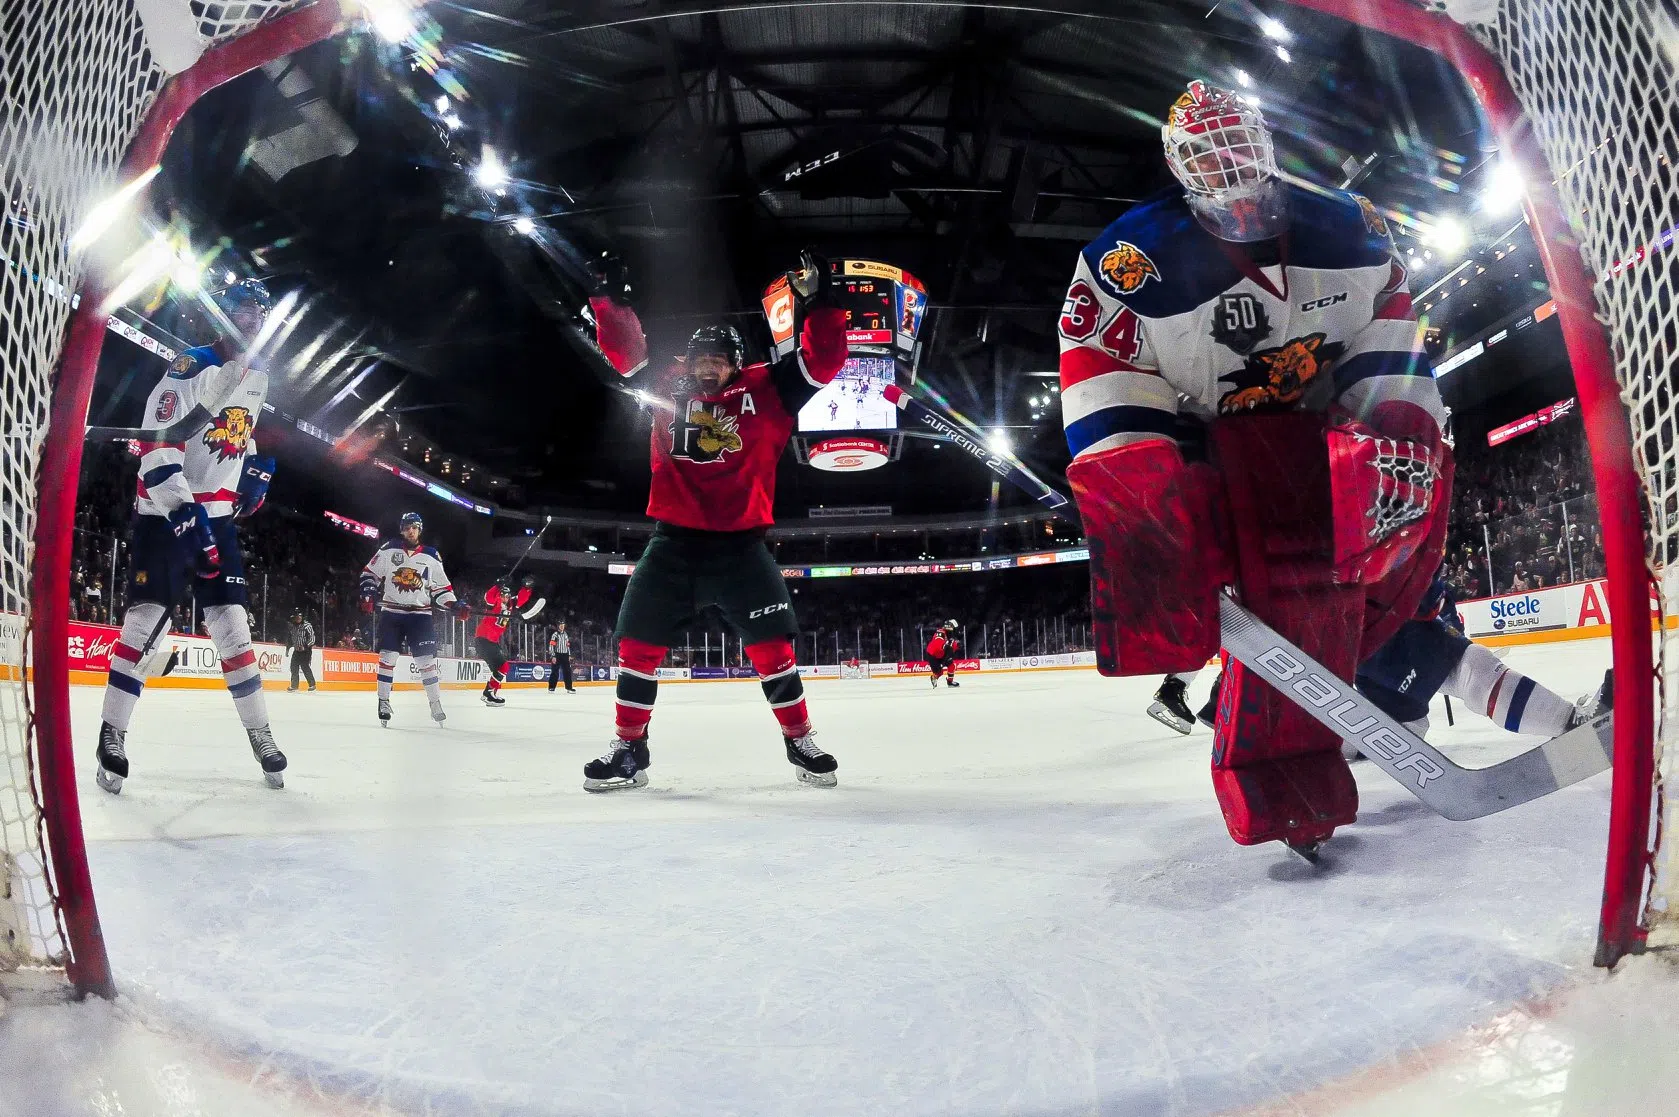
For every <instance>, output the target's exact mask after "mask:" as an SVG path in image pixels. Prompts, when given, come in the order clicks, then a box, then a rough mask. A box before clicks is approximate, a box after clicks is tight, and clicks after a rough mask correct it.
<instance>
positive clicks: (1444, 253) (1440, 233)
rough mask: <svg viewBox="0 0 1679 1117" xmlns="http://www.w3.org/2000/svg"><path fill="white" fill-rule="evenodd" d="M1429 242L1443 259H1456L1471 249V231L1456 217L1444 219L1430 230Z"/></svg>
mask: <svg viewBox="0 0 1679 1117" xmlns="http://www.w3.org/2000/svg"><path fill="white" fill-rule="evenodd" d="M1427 242H1428V243H1429V244H1431V245H1433V247H1434V248H1435V249H1436V250H1437V251H1439V253H1440V256H1441V258H1442V259H1446V260H1452V259H1456V258H1457V256H1458V255H1459V254H1461V253H1462V252H1463V250H1464V249H1465V248H1467V247H1469V230H1468V229H1466V228H1464V226H1463V222H1461V221H1459V220H1458V219H1457V218H1455V217H1442V218H1440V219H1439V220H1438V221H1436V222H1435V223H1434V227H1433V228H1432V229H1430V230H1429V232H1428V237H1427Z"/></svg>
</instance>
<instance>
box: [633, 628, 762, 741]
mask: <svg viewBox="0 0 1679 1117" xmlns="http://www.w3.org/2000/svg"><path fill="white" fill-rule="evenodd" d="M668 650H669V649H668V648H664V647H661V646H660V645H658V644H647V643H643V642H642V641H640V640H633V639H631V638H629V637H628V636H626V637H624V639H622V640H620V641H618V736H619V737H621V738H622V739H623V740H626V741H634V740H636V739H638V738H641V737H645V736H647V723H648V722H649V721H651V720H652V719H653V703H654V701H655V700H656V699H657V698H658V697H659V663H660V661H661V660H663V659H664V658H665V652H666V651H668ZM749 650H750V649H749Z"/></svg>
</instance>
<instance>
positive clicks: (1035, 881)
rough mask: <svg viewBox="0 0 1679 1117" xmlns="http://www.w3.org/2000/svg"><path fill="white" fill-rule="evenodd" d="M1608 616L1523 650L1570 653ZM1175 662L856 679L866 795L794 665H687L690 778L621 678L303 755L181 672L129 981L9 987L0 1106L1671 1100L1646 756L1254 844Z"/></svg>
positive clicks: (112, 826) (545, 1108)
mask: <svg viewBox="0 0 1679 1117" xmlns="http://www.w3.org/2000/svg"><path fill="white" fill-rule="evenodd" d="M1607 656H1608V649H1607V645H1606V644H1605V643H1601V642H1595V641H1594V642H1590V643H1578V644H1559V645H1549V646H1545V647H1540V648H1534V649H1523V650H1518V651H1516V652H1514V653H1513V654H1512V656H1511V662H1512V663H1515V664H1517V665H1518V666H1521V667H1522V668H1523V669H1524V670H1528V671H1530V672H1531V673H1533V674H1535V675H1536V676H1538V677H1539V679H1540V680H1541V681H1544V682H1547V683H1550V684H1552V685H1553V686H1555V687H1556V688H1557V689H1559V690H1563V691H1564V692H1566V693H1571V694H1572V693H1574V692H1576V691H1583V690H1585V689H1588V688H1589V687H1590V686H1592V685H1594V684H1595V679H1596V676H1597V675H1598V674H1599V673H1600V672H1601V670H1602V667H1603V666H1604V664H1605V663H1606V661H1607ZM1208 681H1210V678H1209V677H1204V678H1203V680H1202V681H1201V685H1200V686H1199V687H1198V688H1196V693H1193V694H1192V705H1193V704H1197V703H1198V702H1199V700H1200V698H1201V694H1200V693H1199V692H1200V691H1202V690H1204V688H1205V686H1206V685H1207V682H1208ZM1152 687H1153V681H1152V680H1124V681H1116V680H1104V679H1100V678H1098V677H1097V676H1096V675H1095V674H1094V673H1092V672H1084V671H1071V672H1055V673H1042V674H1015V675H996V676H983V675H969V676H966V677H964V679H963V686H962V687H961V689H959V690H954V691H952V690H947V689H946V688H943V687H940V688H939V689H938V690H937V691H933V690H931V689H930V688H928V687H927V685H926V683H925V681H924V680H899V679H879V678H877V679H873V680H865V681H855V682H853V681H846V682H822V683H814V684H812V685H811V687H810V688H809V693H810V696H811V706H812V712H813V714H814V716H815V719H816V723H817V725H818V728H819V729H820V731H821V736H820V741H821V743H822V745H823V746H824V747H825V748H827V749H828V750H829V751H831V752H833V753H834V754H835V756H837V757H838V758H839V761H840V770H839V777H840V781H841V783H840V787H839V788H837V789H835V790H833V791H822V790H818V789H813V788H808V787H804V786H801V785H799V784H797V783H796V782H795V781H794V779H793V776H792V770H791V768H790V766H788V765H787V763H786V761H785V759H784V757H783V756H782V750H781V748H780V745H779V743H778V738H777V736H776V729H775V725H774V722H773V721H772V719H771V718H770V715H769V712H768V710H767V709H765V707H764V704H763V699H762V696H761V694H760V693H759V691H758V688H757V687H756V686H755V685H753V684H750V683H742V684H695V685H683V686H666V687H665V688H663V691H662V693H661V695H660V700H659V710H658V713H657V714H656V716H655V718H654V723H653V743H652V751H653V767H652V770H651V772H650V773H649V774H650V776H651V784H650V785H649V787H648V788H647V789H646V790H643V791H637V792H622V793H617V794H614V795H604V796H591V795H587V794H585V793H584V792H583V791H582V790H581V789H580V786H579V784H580V771H579V770H580V768H581V765H582V764H583V762H584V761H585V760H587V759H589V758H591V757H593V756H595V755H598V754H599V753H600V752H602V751H603V749H604V747H605V744H606V740H607V737H608V734H609V727H610V723H611V697H612V696H611V692H610V690H608V689H605V688H588V689H585V690H583V691H582V692H580V693H579V694H577V695H566V694H564V693H563V692H562V693H558V694H553V695H550V694H548V693H547V692H546V691H544V690H517V691H515V690H510V691H508V692H507V698H508V704H507V706H506V707H505V708H502V709H495V710H491V709H486V708H485V707H483V706H482V705H480V704H478V703H477V701H476V697H475V696H474V695H472V694H470V693H468V692H450V693H448V694H447V695H446V703H447V705H448V708H449V713H450V720H449V722H448V724H447V726H446V727H444V728H441V729H440V728H434V727H433V726H432V725H431V724H430V722H429V719H427V717H426V715H425V706H424V701H423V698H422V697H421V696H420V695H418V694H399V695H397V696H396V706H397V711H396V712H397V720H396V721H395V722H394V723H393V724H394V728H392V729H390V730H388V731H385V730H381V729H380V728H379V727H378V724H377V722H376V720H375V718H374V714H373V697H372V696H371V695H361V694H329V693H318V694H307V693H298V694H285V693H277V694H271V695H270V707H271V710H272V712H273V715H274V724H275V729H276V735H277V737H278V739H279V742H280V744H281V747H282V748H284V749H285V750H286V752H287V753H288V755H289V756H290V758H291V768H290V770H289V771H288V772H287V788H286V790H285V791H280V792H276V791H270V790H269V789H267V788H266V787H264V786H263V784H262V779H261V775H260V772H259V770H258V768H257V765H256V762H255V761H254V760H253V759H252V758H251V756H250V753H249V749H248V747H247V746H246V744H245V740H244V735H243V733H241V732H240V731H239V728H238V723H237V721H236V719H235V717H234V713H233V708H232V704H231V702H229V701H228V699H227V697H226V695H225V694H222V693H218V692H194V691H156V692H153V693H150V694H148V695H146V696H145V697H144V699H143V700H142V702H141V704H140V707H139V710H138V712H137V714H136V718H135V722H134V727H133V730H132V732H131V734H130V737H129V755H130V758H131V760H132V762H133V766H134V767H133V775H132V777H131V778H130V780H129V782H128V783H127V785H126V786H125V787H124V789H123V793H122V795H121V796H120V797H111V796H108V795H105V794H103V793H101V792H100V791H98V790H97V788H95V787H94V784H93V780H92V775H91V772H90V771H86V770H84V772H83V791H82V795H83V804H84V806H83V809H84V812H85V815H86V825H87V831H88V835H89V838H90V840H91V843H92V844H91V857H92V860H93V871H94V879H95V885H96V889H97V892H98V897H99V904H100V912H101V915H102V917H103V920H104V925H105V929H106V935H107V939H108V941H109V944H110V949H111V953H112V957H113V961H114V965H115V967H116V972H117V978H118V982H119V984H120V985H121V987H122V989H123V992H124V996H123V998H122V999H120V1000H119V1002H118V1003H117V1004H116V1005H114V1006H111V1005H103V1004H89V1005H79V1006H70V1007H60V1008H51V1009H46V1008H22V1009H14V1010H13V1011H12V1012H11V1013H10V1014H9V1015H8V1016H6V1017H3V1018H0V1084H5V1086H4V1088H0V1117H12V1114H14V1113H15V1114H19V1115H21V1114H28V1115H29V1117H58V1115H60V1114H64V1115H69V1114H75V1115H78V1117H79V1115H81V1114H107V1113H123V1114H154V1113H156V1114H163V1113H169V1114H176V1113H205V1114H216V1115H219V1114H223V1113H227V1114H235V1113H237V1114H241V1115H243V1114H261V1115H266V1114H269V1113H273V1114H291V1113H296V1112H311V1113H318V1112H332V1113H344V1112H352V1113H361V1112H371V1113H382V1112H390V1113H427V1114H432V1113H436V1114H606V1113H624V1114H679V1113H706V1114H722V1113H738V1114H808V1115H822V1114H865V1113H866V1114H886V1113H891V1114H997V1113H1018V1114H1044V1115H1050V1114H1054V1115H1061V1114H1073V1113H1081V1114H1082V1113H1102V1114H1173V1115H1180V1114H1181V1115H1192V1114H1214V1113H1226V1112H1244V1113H1246V1112H1265V1113H1278V1114H1281V1113H1289V1114H1296V1113H1357V1114H1360V1115H1369V1117H1379V1115H1380V1117H1385V1115H1388V1114H1397V1113H1412V1112H1425V1111H1426V1112H1439V1113H1453V1112H1476V1113H1479V1112H1499V1113H1503V1112H1520V1113H1551V1112H1557V1113H1564V1112H1566V1113H1569V1114H1595V1113H1598V1112H1605V1113H1608V1112H1616V1113H1629V1112H1652V1113H1656V1112H1672V1111H1673V1100H1674V1099H1679V1093H1675V1092H1673V1091H1672V1090H1669V1089H1665V1088H1662V1089H1660V1098H1661V1104H1660V1105H1655V1106H1653V1107H1652V1106H1644V1107H1642V1108H1640V1107H1637V1106H1634V1107H1633V1108H1625V1107H1622V1106H1621V1105H1620V1102H1621V1101H1622V1100H1624V1099H1626V1098H1628V1097H1636V1096H1638V1092H1639V1091H1642V1090H1656V1089H1657V1088H1658V1086H1660V1087H1665V1086H1667V1085H1670V1083H1663V1082H1660V1081H1659V1079H1660V1074H1659V1073H1657V1072H1659V1069H1660V1067H1661V1065H1662V1061H1661V1060H1640V1059H1638V1057H1637V1055H1636V1052H1637V1051H1638V1050H1639V1048H1638V1046H1637V1043H1635V1041H1643V1042H1646V1043H1649V1042H1654V1040H1652V1039H1651V1036H1652V1035H1658V1034H1659V1035H1664V1036H1666V1037H1669V1038H1668V1039H1666V1040H1665V1041H1664V1042H1665V1043H1666V1045H1667V1046H1668V1047H1671V1046H1672V1042H1671V1037H1672V1036H1673V1035H1675V1034H1679V1027H1672V1026H1671V1025H1674V1024H1676V1023H1679V1021H1676V1020H1675V1016H1676V1014H1675V1012H1674V1010H1673V1007H1672V1006H1673V1005H1674V1004H1675V1003H1676V1001H1675V998H1672V997H1669V996H1667V995H1666V994H1667V993H1669V992H1671V990H1670V989H1668V988H1667V987H1666V986H1664V985H1663V984H1662V982H1661V980H1660V975H1659V974H1657V973H1654V972H1652V968H1651V967H1650V965H1649V963H1647V962H1646V963H1642V964H1641V965H1638V966H1634V967H1631V968H1630V969H1631V972H1629V973H1627V974H1624V975H1620V976H1617V977H1615V978H1612V979H1610V980H1609V982H1608V983H1607V984H1604V983H1603V982H1602V981H1601V979H1600V978H1598V977H1597V976H1595V975H1594V974H1593V973H1592V971H1590V969H1589V966H1588V965H1587V963H1588V961H1589V958H1590V954H1591V948H1592V940H1593V933H1594V926H1595V922H1594V921H1595V917H1596V908H1597V900H1598V890H1599V887H1600V881H1601V873H1602V857H1603V846H1604V834H1605V829H1606V816H1607V799H1608V786H1609V781H1608V777H1607V776H1599V777H1595V778H1593V779H1591V780H1588V781H1586V782H1585V783H1583V784H1581V785H1578V786H1576V787H1573V788H1569V789H1566V790H1564V791H1562V792H1560V793H1558V794H1556V795H1553V796H1551V797H1549V798H1547V799H1544V800H1541V801H1539V802H1537V803H1534V804H1530V805H1528V806H1524V807H1521V808H1517V809H1515V810H1512V811H1510V812H1507V813H1505V814H1501V815H1495V816H1493V817H1491V818H1488V819H1484V820H1480V821H1478V822H1473V823H1457V824H1454V823H1448V822H1444V821H1442V820H1440V819H1438V818H1435V817H1433V816H1431V815H1429V814H1428V813H1426V811H1424V809H1423V808H1422V807H1421V806H1420V805H1419V804H1418V803H1416V801H1415V800H1413V799H1412V798H1410V796H1408V795H1406V794H1405V793H1404V792H1403V791H1402V790H1400V789H1399V788H1398V787H1397V786H1396V785H1395V784H1393V783H1392V782H1391V781H1389V780H1388V779H1387V777H1385V776H1384V775H1383V774H1382V773H1381V772H1380V771H1378V770H1376V769H1375V768H1373V767H1371V766H1369V765H1359V769H1360V772H1359V780H1360V787H1361V792H1362V794H1363V800H1364V802H1363V811H1362V813H1361V817H1360V821H1359V823H1358V825H1357V826H1355V827H1352V828H1350V829H1348V830H1345V831H1343V832H1342V833H1341V834H1340V835H1339V836H1337V838H1336V839H1335V840H1334V842H1332V843H1331V845H1330V846H1328V847H1327V848H1326V862H1327V864H1326V866H1325V867H1323V868H1320V869H1318V870H1313V869H1311V868H1310V867H1308V866H1306V865H1305V864H1304V863H1303V862H1301V861H1299V860H1298V859H1297V858H1294V857H1293V856H1292V855H1291V854H1288V853H1287V852H1286V851H1284V850H1283V849H1282V848H1281V847H1280V846H1276V845H1271V846H1265V847H1259V848H1243V847H1239V846H1236V845H1234V844H1233V843H1231V841H1230V840H1229V838H1228V837H1227V836H1226V834H1225V830H1224V826H1223V823H1222V821H1221V819H1220V817H1219V813H1218V810H1217V807H1216V805H1215V804H1214V801H1213V798H1212V793H1211V790H1210V786H1209V781H1208V778H1207V774H1206V766H1207V751H1208V743H1209V741H1210V736H1209V735H1208V734H1207V733H1205V732H1204V731H1202V732H1198V733H1197V734H1196V735H1195V736H1192V737H1189V738H1184V737H1180V736H1178V735H1177V734H1175V733H1172V732H1170V731H1168V730H1166V729H1164V728H1163V727H1161V726H1159V725H1158V724H1156V723H1155V722H1153V721H1152V720H1150V719H1148V718H1147V717H1146V716H1145V715H1144V713H1143V710H1144V708H1145V706H1146V705H1147V701H1148V697H1149V694H1150V692H1151V690H1152ZM98 700H99V695H98V692H97V691H96V690H93V689H78V690H77V691H76V692H75V693H74V695H73V701H74V704H75V712H76V716H77V727H78V731H79V733H80V738H81V739H82V740H83V741H84V742H85V744H86V747H84V748H82V749H81V750H79V751H80V753H82V754H85V755H80V756H79V757H78V759H79V760H80V761H82V762H83V763H84V764H85V763H86V762H88V761H89V760H90V758H91V753H92V740H93V735H94V730H95V728H96V725H97V720H98ZM1431 736H1432V737H1433V738H1434V739H1435V740H1436V741H1438V742H1439V743H1441V744H1443V745H1445V746H1447V747H1448V748H1449V749H1450V750H1451V751H1452V752H1453V754H1454V755H1455V756H1458V757H1459V758H1461V759H1462V760H1464V762H1466V763H1469V764H1472V765H1478V764H1482V763H1488V762H1491V761H1492V760H1494V759H1497V758H1499V757H1502V756H1504V755H1507V754H1508V753H1509V752H1511V751H1513V749H1514V747H1516V746H1517V745H1519V744H1523V743H1526V742H1525V741H1523V740H1520V739H1516V738H1511V737H1508V736H1507V735H1505V734H1502V733H1500V732H1499V731H1497V730H1495V729H1493V728H1492V727H1491V726H1490V725H1489V723H1487V722H1486V721H1485V720H1484V719H1479V718H1474V717H1470V716H1465V715H1464V712H1463V711H1462V710H1461V709H1460V710H1459V723H1458V726H1457V727H1456V728H1455V729H1452V728H1447V727H1446V726H1445V724H1444V718H1443V715H1442V711H1441V710H1440V709H1439V708H1438V707H1437V709H1436V712H1435V730H1434V732H1433V733H1432V734H1431ZM1652 990H1660V991H1661V992H1660V993H1653V992H1652ZM1633 1007H1636V1009H1637V1013H1638V1015H1637V1016H1634V1015H1632V1011H1633ZM1660 1008H1665V1009H1666V1013H1665V1016H1663V1015H1662V1013H1661V1012H1660V1011H1659V1009H1660ZM1639 1019H1647V1020H1649V1021H1651V1022H1652V1028H1653V1030H1647V1029H1644V1028H1641V1027H1638V1026H1635V1022H1636V1021H1637V1020H1639ZM1661 1022H1665V1024H1666V1025H1669V1027H1667V1029H1666V1030H1665V1031H1661V1030H1660V1028H1657V1027H1655V1024H1657V1023H1661ZM1617 1028H1618V1029H1619V1032H1617V1031H1616V1029H1617ZM1617 1034H1618V1035H1620V1036H1621V1037H1622V1038H1621V1039H1620V1040H1619V1041H1617V1040H1615V1039H1614V1038H1613V1037H1615V1036H1616V1035H1617ZM47 1051H50V1052H51V1056H50V1057H44V1054H43V1053H44V1052H47ZM1594 1052H1595V1053H1596V1054H1597V1056H1598V1057H1597V1058H1595V1059H1593V1058H1588V1057H1589V1056H1591V1055H1592V1054H1593V1053H1594ZM1606 1059H1607V1060H1610V1061H1611V1063H1610V1064H1607V1065H1621V1064H1628V1065H1633V1064H1638V1063H1640V1062H1643V1063H1646V1064H1649V1065H1651V1066H1654V1067H1656V1068H1657V1072H1649V1073H1646V1074H1643V1075H1629V1074H1623V1073H1609V1072H1607V1071H1605V1070H1604V1069H1603V1068H1604V1066H1605V1065H1606V1064H1605V1063H1604V1060H1606ZM1588 1062H1589V1063H1590V1064H1591V1067H1592V1068H1594V1069H1592V1070H1590V1071H1588V1070H1587V1069H1586V1064H1587V1063H1588ZM160 1067H163V1068H168V1071H167V1073H166V1074H162V1075H161V1077H160V1071H159V1069H158V1068H160ZM1652 1074H1655V1076H1656V1077H1655V1079H1654V1080H1653V1079H1652V1077H1651V1075H1652ZM1605 1082H1613V1083H1615V1084H1616V1085H1615V1089H1616V1091H1618V1092H1616V1093H1613V1094H1607V1093H1605V1092H1604V1091H1605V1089H1606V1087H1605V1086H1604V1083H1605ZM1588 1083H1595V1085H1591V1086H1588V1085H1587V1084H1588ZM13 1084H18V1085H17V1087H16V1089H15V1090H14V1089H13ZM1588 1089H1589V1090H1590V1093H1589V1094H1585V1095H1582V1094H1581V1091H1582V1090H1588ZM107 1094H109V1095H112V1096H117V1095H120V1098H121V1104H120V1106H116V1107H113V1106H112V1105H111V1104H110V1101H109V1097H107V1096H106V1095H107ZM1424 1096H1426V1097H1427V1098H1428V1099H1430V1101H1429V1103H1428V1105H1427V1107H1426V1109H1424V1108H1418V1105H1419V1104H1420V1103H1419V1102H1417V1101H1415V1100H1412V1099H1414V1098H1421V1097H1424ZM1610 1096H1613V1097H1615V1098H1616V1099H1617V1103H1616V1104H1617V1108H1613V1109H1599V1108H1594V1105H1595V1101H1594V1100H1593V1099H1600V1098H1605V1097H1610ZM183 1097H185V1098H188V1099H189V1102H182V1101H180V1099H181V1098H183ZM101 1098H103V1099H104V1100H101ZM170 1099H174V1100H170ZM1512 1099H1513V1100H1512ZM1510 1105H1515V1106H1517V1107H1516V1108H1509V1107H1508V1106H1510ZM192 1106H196V1107H197V1108H192ZM1500 1106H1504V1107H1505V1108H1500ZM1384 1107H1386V1108H1384ZM1407 1107H1409V1108H1407ZM1460 1107H1461V1108H1460Z"/></svg>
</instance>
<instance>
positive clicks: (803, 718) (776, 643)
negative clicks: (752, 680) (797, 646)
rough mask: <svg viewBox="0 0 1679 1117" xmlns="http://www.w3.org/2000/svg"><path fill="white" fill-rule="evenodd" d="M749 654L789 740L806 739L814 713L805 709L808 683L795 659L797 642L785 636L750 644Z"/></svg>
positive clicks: (782, 730)
mask: <svg viewBox="0 0 1679 1117" xmlns="http://www.w3.org/2000/svg"><path fill="white" fill-rule="evenodd" d="M746 654H747V656H748V657H749V658H750V659H751V660H752V666H753V667H755V668H757V670H758V678H759V679H760V680H761V681H762V683H763V687H764V697H765V698H767V699H769V703H770V709H771V710H772V711H774V712H775V720H776V721H779V722H780V723H781V732H782V734H783V735H784V736H787V737H803V736H804V735H805V734H806V733H809V732H810V711H808V710H806V709H805V684H804V680H803V679H801V678H799V667H798V663H797V661H796V660H795V659H794V656H793V642H792V641H791V640H789V639H788V638H787V637H785V636H777V637H775V638H774V639H773V640H765V641H763V642H762V643H759V644H748V645H747V646H746Z"/></svg>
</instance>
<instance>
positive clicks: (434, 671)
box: [414, 655, 443, 709]
mask: <svg viewBox="0 0 1679 1117" xmlns="http://www.w3.org/2000/svg"><path fill="white" fill-rule="evenodd" d="M414 670H416V671H418V672H419V673H420V684H421V685H422V686H424V687H425V688H426V701H428V702H430V703H431V705H432V708H433V709H436V708H437V707H438V706H439V705H440V704H441V703H442V701H443V688H442V686H441V684H440V683H439V682H438V680H439V678H440V675H439V672H438V668H437V657H436V656H434V655H417V656H415V657H414Z"/></svg>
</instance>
